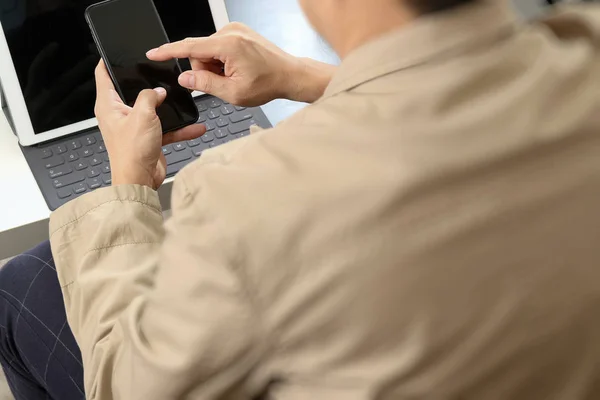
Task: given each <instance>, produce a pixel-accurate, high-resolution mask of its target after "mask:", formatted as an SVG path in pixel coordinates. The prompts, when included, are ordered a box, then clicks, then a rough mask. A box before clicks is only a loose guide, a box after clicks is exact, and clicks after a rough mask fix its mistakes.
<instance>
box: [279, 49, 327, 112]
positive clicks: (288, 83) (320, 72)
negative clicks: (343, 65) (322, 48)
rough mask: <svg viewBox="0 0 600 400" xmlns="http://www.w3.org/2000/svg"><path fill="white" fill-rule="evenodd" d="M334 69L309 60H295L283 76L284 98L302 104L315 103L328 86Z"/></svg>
mask: <svg viewBox="0 0 600 400" xmlns="http://www.w3.org/2000/svg"><path fill="white" fill-rule="evenodd" d="M335 69H336V67H335V66H333V65H329V64H325V63H321V62H318V61H315V60H311V59H309V58H295V59H294V62H293V63H292V64H291V66H290V68H289V69H288V73H287V74H284V75H285V77H284V79H285V82H284V83H283V85H284V87H285V88H286V90H285V94H284V96H283V97H284V98H286V99H289V100H294V101H301V102H304V103H314V102H315V101H317V100H318V99H319V98H320V97H321V96H323V93H324V92H325V89H326V88H327V86H328V85H329V82H330V81H331V78H332V77H333V74H334V72H335Z"/></svg>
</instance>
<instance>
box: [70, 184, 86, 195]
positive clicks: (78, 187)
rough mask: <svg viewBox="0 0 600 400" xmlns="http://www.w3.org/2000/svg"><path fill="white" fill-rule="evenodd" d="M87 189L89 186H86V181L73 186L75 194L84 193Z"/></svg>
mask: <svg viewBox="0 0 600 400" xmlns="http://www.w3.org/2000/svg"><path fill="white" fill-rule="evenodd" d="M86 190H87V187H86V186H85V183H78V184H77V185H75V186H73V193H75V194H81V193H84V192H85V191H86Z"/></svg>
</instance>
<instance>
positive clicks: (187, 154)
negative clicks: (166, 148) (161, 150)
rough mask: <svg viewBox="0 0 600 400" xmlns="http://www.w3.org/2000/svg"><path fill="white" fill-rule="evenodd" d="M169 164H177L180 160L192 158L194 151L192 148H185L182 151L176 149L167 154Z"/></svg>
mask: <svg viewBox="0 0 600 400" xmlns="http://www.w3.org/2000/svg"><path fill="white" fill-rule="evenodd" d="M166 158H167V165H171V164H177V163H178V162H182V161H185V160H189V159H190V158H192V152H191V150H190V149H185V150H182V151H176V152H174V153H171V154H169V155H167V156H166Z"/></svg>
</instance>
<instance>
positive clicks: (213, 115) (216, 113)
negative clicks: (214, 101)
mask: <svg viewBox="0 0 600 400" xmlns="http://www.w3.org/2000/svg"><path fill="white" fill-rule="evenodd" d="M207 115H208V118H210V119H217V118H219V117H220V116H221V114H220V113H219V110H210V111H209V112H208V114H207Z"/></svg>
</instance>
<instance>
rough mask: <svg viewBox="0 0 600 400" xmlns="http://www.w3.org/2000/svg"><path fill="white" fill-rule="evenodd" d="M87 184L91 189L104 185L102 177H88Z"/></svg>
mask: <svg viewBox="0 0 600 400" xmlns="http://www.w3.org/2000/svg"><path fill="white" fill-rule="evenodd" d="M87 184H88V186H89V187H90V189H98V188H99V187H100V186H102V181H101V180H100V178H92V179H88V181H87Z"/></svg>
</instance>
